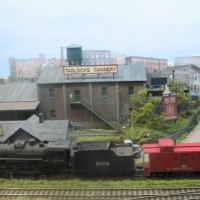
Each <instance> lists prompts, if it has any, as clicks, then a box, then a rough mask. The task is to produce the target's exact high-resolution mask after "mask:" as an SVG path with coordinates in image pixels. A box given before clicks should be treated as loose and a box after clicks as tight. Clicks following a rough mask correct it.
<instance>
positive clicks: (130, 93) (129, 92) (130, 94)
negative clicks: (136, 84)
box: [128, 86, 133, 96]
mask: <svg viewBox="0 0 200 200" xmlns="http://www.w3.org/2000/svg"><path fill="white" fill-rule="evenodd" d="M128 95H129V96H133V86H129V87H128Z"/></svg>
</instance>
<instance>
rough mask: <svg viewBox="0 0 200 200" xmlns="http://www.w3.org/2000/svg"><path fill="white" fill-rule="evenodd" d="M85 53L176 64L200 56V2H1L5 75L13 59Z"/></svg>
mask: <svg viewBox="0 0 200 200" xmlns="http://www.w3.org/2000/svg"><path fill="white" fill-rule="evenodd" d="M71 43H77V44H80V45H82V46H83V50H88V49H94V50H110V51H113V52H117V53H124V54H126V56H147V57H158V58H166V59H169V61H174V57H176V56H185V55H193V54H200V0H0V48H1V49H0V50H1V54H0V77H1V76H6V75H9V61H8V60H9V57H15V58H16V59H20V58H38V55H39V54H40V53H44V54H45V55H46V58H53V57H56V58H60V47H61V46H63V47H66V46H68V45H70V44H71Z"/></svg>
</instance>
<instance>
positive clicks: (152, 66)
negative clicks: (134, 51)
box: [126, 56, 168, 74]
mask: <svg viewBox="0 0 200 200" xmlns="http://www.w3.org/2000/svg"><path fill="white" fill-rule="evenodd" d="M137 63H142V64H143V65H144V66H145V68H146V71H147V73H148V74H153V73H154V72H156V71H162V70H164V69H166V68H167V66H168V64H167V59H159V58H152V57H150V58H149V57H140V56H129V57H126V64H137Z"/></svg>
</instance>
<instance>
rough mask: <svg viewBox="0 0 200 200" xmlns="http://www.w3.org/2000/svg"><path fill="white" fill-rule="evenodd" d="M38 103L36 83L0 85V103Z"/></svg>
mask: <svg viewBox="0 0 200 200" xmlns="http://www.w3.org/2000/svg"><path fill="white" fill-rule="evenodd" d="M18 101H38V94H37V85H36V83H25V82H17V83H8V84H1V85H0V102H18Z"/></svg>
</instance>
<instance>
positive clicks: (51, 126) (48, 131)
mask: <svg viewBox="0 0 200 200" xmlns="http://www.w3.org/2000/svg"><path fill="white" fill-rule="evenodd" d="M0 125H1V126H2V128H3V135H2V136H0V142H4V141H5V140H7V139H8V138H9V137H11V136H12V135H13V134H14V133H15V132H16V131H17V130H19V129H23V130H25V131H26V132H27V133H29V134H30V135H32V136H34V137H35V138H38V139H39V140H40V141H43V140H49V141H50V140H57V139H66V137H67V129H68V125H69V120H44V121H43V123H39V117H38V116H36V115H32V116H31V117H30V118H29V119H27V120H26V121H0Z"/></svg>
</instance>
